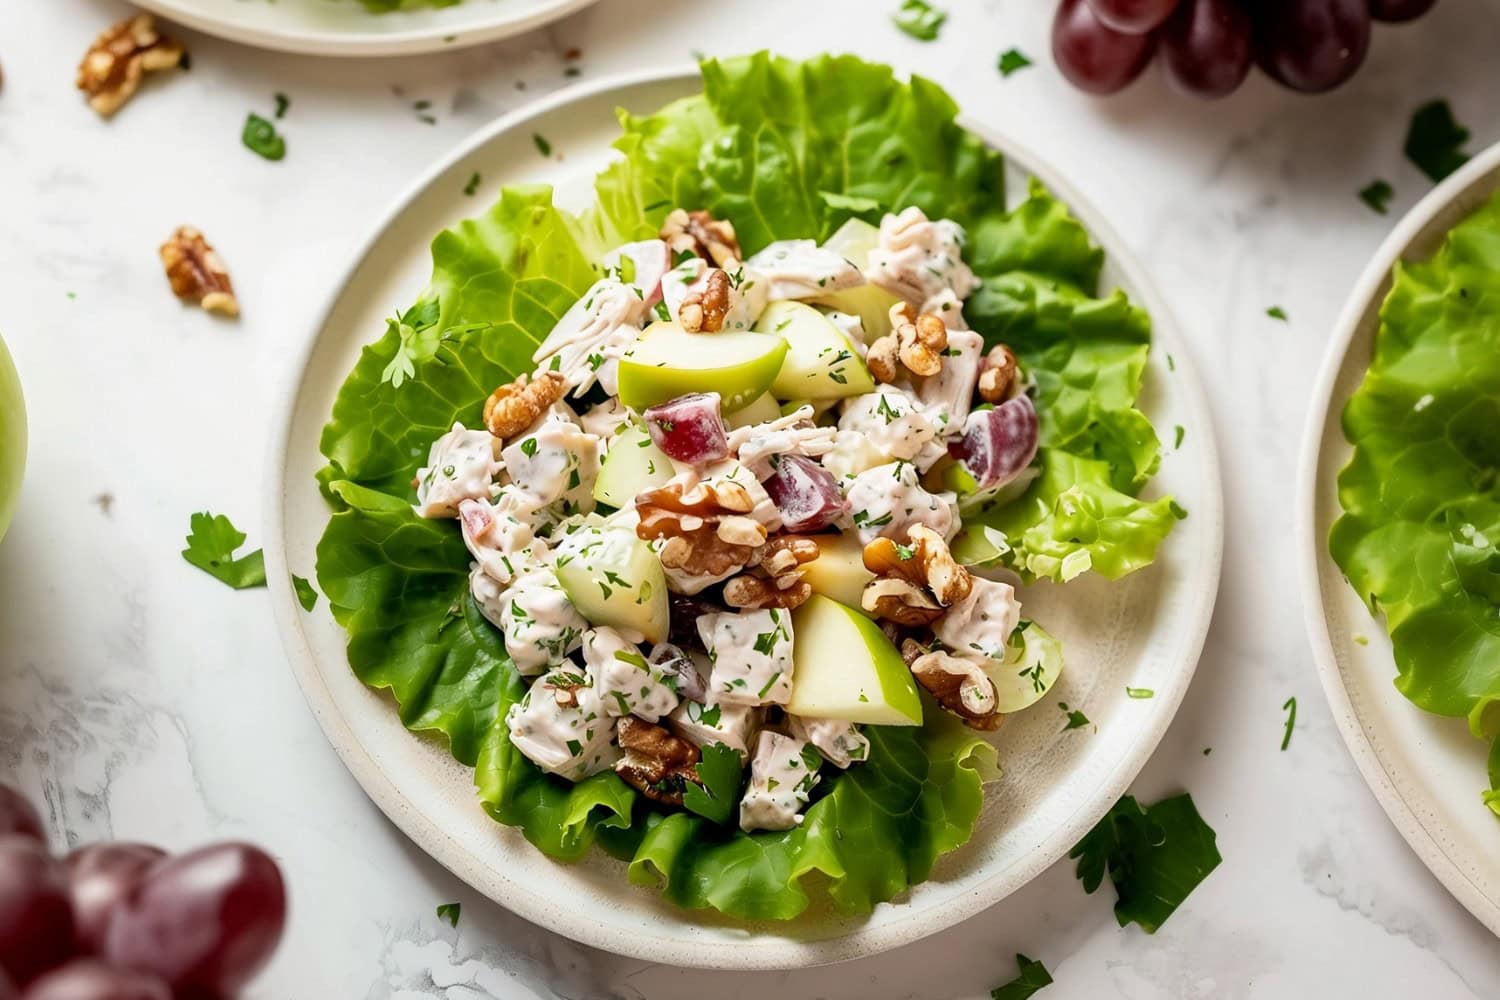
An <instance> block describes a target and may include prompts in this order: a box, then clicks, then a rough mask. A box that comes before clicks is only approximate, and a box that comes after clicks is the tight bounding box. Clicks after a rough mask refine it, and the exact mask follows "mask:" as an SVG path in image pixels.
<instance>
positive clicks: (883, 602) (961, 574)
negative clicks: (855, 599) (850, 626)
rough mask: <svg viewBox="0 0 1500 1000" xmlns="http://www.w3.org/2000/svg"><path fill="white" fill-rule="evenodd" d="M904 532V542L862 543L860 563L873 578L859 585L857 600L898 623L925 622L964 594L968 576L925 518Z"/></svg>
mask: <svg viewBox="0 0 1500 1000" xmlns="http://www.w3.org/2000/svg"><path fill="white" fill-rule="evenodd" d="M906 538H907V542H908V543H909V544H907V545H900V544H898V543H897V542H895V541H894V540H893V539H890V538H877V539H875V540H874V541H872V542H870V544H868V545H866V546H865V550H864V563H865V569H867V570H869V571H870V572H871V573H874V574H875V579H873V580H871V581H870V582H869V583H868V584H866V585H865V590H864V593H863V594H862V595H861V598H860V603H861V604H862V605H863V606H864V609H865V610H866V611H868V612H870V613H871V614H873V615H875V616H876V617H878V618H884V619H887V620H888V621H893V622H895V623H896V624H898V625H906V626H914V625H931V624H932V623H933V622H935V621H937V620H938V619H939V618H941V617H942V616H943V614H944V612H946V610H947V609H948V608H949V607H951V606H952V605H953V604H955V603H956V602H958V601H961V600H963V599H964V598H965V597H967V596H968V594H969V590H970V588H971V587H973V585H974V578H973V577H972V576H970V575H969V571H968V570H967V569H965V568H964V567H962V566H960V565H959V564H958V562H957V560H955V559H954V558H953V553H951V552H949V551H948V544H947V543H946V542H944V541H943V536H942V535H939V534H938V533H937V532H936V531H933V530H932V529H931V528H929V527H927V526H926V525H925V524H914V525H912V526H911V527H910V528H908V529H907V532H906Z"/></svg>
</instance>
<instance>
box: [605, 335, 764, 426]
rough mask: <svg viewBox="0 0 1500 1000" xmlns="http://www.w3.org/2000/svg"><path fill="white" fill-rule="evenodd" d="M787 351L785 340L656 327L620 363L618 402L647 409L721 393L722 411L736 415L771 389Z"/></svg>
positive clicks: (640, 338)
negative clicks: (696, 394)
mask: <svg viewBox="0 0 1500 1000" xmlns="http://www.w3.org/2000/svg"><path fill="white" fill-rule="evenodd" d="M786 351H787V345H786V341H785V340H783V339H782V338H781V337H767V336H765V335H764V334H760V333H752V332H751V331H749V330H743V331H738V332H720V333H688V332H687V331H686V330H684V329H683V328H682V327H680V326H678V325H677V324H676V323H671V322H666V321H663V322H660V323H652V324H651V325H650V326H648V327H647V328H646V329H645V331H644V332H642V333H641V335H640V337H639V338H638V339H637V340H636V342H635V345H634V346H633V347H631V348H630V350H628V351H626V352H625V356H624V357H623V358H621V359H620V402H622V403H624V404H625V405H626V406H629V407H631V408H632V409H635V410H644V409H645V408H646V407H648V406H655V405H656V404H657V403H665V402H666V401H667V400H669V399H675V398H676V397H678V396H681V395H684V394H686V393H689V392H717V393H718V394H719V395H720V396H722V397H723V403H722V404H721V405H722V406H723V412H726V413H732V412H734V411H735V410H738V409H740V408H741V407H743V406H748V405H749V404H750V403H751V402H753V401H754V400H755V399H756V398H757V397H759V396H760V395H762V394H763V393H765V391H766V390H767V389H769V388H771V383H772V382H774V381H776V373H777V372H779V371H780V370H781V362H782V360H783V359H784V358H785V357H786Z"/></svg>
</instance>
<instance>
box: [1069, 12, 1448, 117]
mask: <svg viewBox="0 0 1500 1000" xmlns="http://www.w3.org/2000/svg"><path fill="white" fill-rule="evenodd" d="M1436 2H1437V0H1062V2H1061V3H1059V4H1058V6H1057V16H1056V17H1055V18H1054V19H1053V21H1052V58H1053V59H1054V60H1055V61H1056V62H1057V66H1058V69H1060V70H1062V72H1063V75H1064V76H1066V77H1067V78H1068V80H1069V81H1071V82H1072V83H1073V85H1074V86H1075V87H1078V88H1079V89H1080V90H1086V91H1088V92H1089V93H1092V94H1113V93H1114V92H1115V91H1117V90H1120V89H1121V88H1123V87H1124V86H1125V85H1126V84H1128V83H1130V81H1132V80H1134V79H1135V78H1136V77H1137V76H1139V75H1140V74H1141V70H1143V69H1145V68H1146V64H1147V63H1149V62H1150V61H1151V58H1152V57H1153V56H1156V55H1160V56H1161V62H1162V66H1163V68H1164V69H1165V70H1166V74H1167V79H1169V80H1170V81H1172V83H1173V84H1174V85H1175V86H1176V87H1178V88H1179V89H1181V90H1183V91H1186V92H1187V93H1189V94H1192V95H1194V96H1196V97H1210V98H1211V97H1223V96H1225V95H1226V94H1229V93H1232V92H1233V91H1234V89H1235V88H1236V87H1238V86H1239V85H1240V83H1241V82H1243V81H1244V79H1245V76H1246V74H1248V73H1249V72H1250V64H1251V63H1252V62H1253V63H1255V64H1257V65H1259V66H1260V68H1261V70H1262V71H1263V72H1265V73H1266V75H1268V76H1270V77H1271V79H1273V80H1276V81H1278V82H1280V83H1282V84H1285V85H1286V86H1288V87H1290V88H1291V89H1293V90H1299V91H1302V92H1304V93H1309V94H1316V93H1321V92H1322V91H1325V90H1332V89H1333V88H1334V87H1337V86H1338V85H1339V84H1341V83H1343V82H1344V81H1345V80H1347V79H1349V77H1351V76H1353V75H1354V71H1355V70H1357V69H1359V65H1360V63H1362V62H1364V58H1365V51H1366V50H1367V49H1368V48H1369V47H1370V22H1371V21H1372V20H1375V21H1410V20H1411V19H1413V18H1416V17H1420V16H1422V15H1423V14H1425V13H1427V11H1429V10H1431V9H1432V6H1433V4H1435V3H1436Z"/></svg>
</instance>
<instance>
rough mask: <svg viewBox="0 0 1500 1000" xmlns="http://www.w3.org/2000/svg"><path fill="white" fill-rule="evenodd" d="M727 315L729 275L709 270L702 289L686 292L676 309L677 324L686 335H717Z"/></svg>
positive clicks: (714, 269) (712, 269)
mask: <svg viewBox="0 0 1500 1000" xmlns="http://www.w3.org/2000/svg"><path fill="white" fill-rule="evenodd" d="M728 315H729V275H728V274H726V273H725V272H724V271H722V270H720V269H719V268H711V269H710V270H709V272H708V275H707V276H706V277H705V278H704V280H703V287H702V288H700V289H696V290H694V291H691V292H688V294H687V296H686V297H684V298H683V300H682V305H680V306H678V307H677V322H678V324H680V325H681V326H682V328H683V329H684V330H686V331H687V332H688V333H718V332H719V331H720V330H722V329H724V318H725V317H726V316H728Z"/></svg>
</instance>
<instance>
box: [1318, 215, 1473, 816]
mask: <svg viewBox="0 0 1500 1000" xmlns="http://www.w3.org/2000/svg"><path fill="white" fill-rule="evenodd" d="M1343 421H1344V434H1345V436H1346V437H1347V438H1348V439H1349V441H1350V443H1351V444H1353V445H1354V453H1353V456H1352V457H1351V458H1350V460H1349V464H1348V465H1347V466H1345V467H1344V469H1343V470H1342V471H1341V472H1340V473H1339V502H1340V503H1341V504H1342V506H1343V510H1344V513H1343V515H1342V516H1341V517H1340V518H1339V519H1338V520H1337V521H1336V522H1335V523H1334V526H1333V530H1332V532H1331V534H1330V537H1329V550H1330V552H1331V553H1332V555H1333V558H1334V560H1335V561H1336V562H1337V563H1338V565H1339V568H1340V569H1342V570H1343V572H1344V575H1345V576H1346V577H1348V579H1349V582H1350V584H1351V585H1352V586H1353V587H1354V589H1355V591H1356V592H1357V593H1358V594H1359V595H1360V597H1361V598H1362V599H1363V600H1364V601H1365V602H1366V603H1367V605H1368V606H1369V608H1370V611H1371V613H1372V614H1382V613H1383V614H1384V615H1385V624H1386V629H1387V630H1388V631H1389V633H1390V636H1391V643H1392V646H1393V647H1394V649H1395V658H1396V669H1397V677H1396V687H1397V688H1398V689H1400V691H1401V693H1402V694H1404V695H1405V696H1406V697H1407V698H1409V699H1410V700H1411V701H1412V702H1413V703H1415V704H1416V705H1418V706H1419V707H1421V708H1423V709H1426V710H1427V711H1429V712H1435V713H1437V714H1439V715H1452V716H1464V715H1470V714H1471V713H1475V714H1478V713H1477V712H1476V710H1477V709H1480V710H1482V708H1483V706H1484V705H1486V704H1487V703H1488V701H1489V700H1490V699H1495V698H1500V616H1497V611H1500V489H1497V482H1496V470H1497V469H1500V196H1497V197H1496V198H1493V199H1491V200H1490V201H1489V202H1488V203H1486V204H1485V205H1484V206H1483V207H1481V208H1480V209H1479V210H1478V211H1476V212H1475V213H1474V214H1473V215H1471V216H1469V217H1468V218H1467V219H1465V220H1464V221H1463V222H1461V223H1459V225H1458V226H1456V227H1455V228H1454V229H1453V230H1452V231H1451V232H1450V233H1449V234H1448V237H1447V239H1446V241H1445V242H1444V244H1443V246H1442V248H1441V249H1440V250H1439V251H1438V252H1437V253H1436V254H1435V255H1434V256H1433V257H1432V259H1431V260H1428V261H1423V262H1417V263H1410V264H1398V265H1397V266H1396V272H1395V279H1394V282H1393V284H1392V287H1391V291H1390V293H1389V294H1388V295H1387V296H1386V300H1385V302H1384V304H1383V305H1382V307H1381V312H1380V329H1379V331H1378V332H1377V334H1376V340H1375V353H1374V357H1373V359H1372V360H1371V363H1370V368H1369V371H1368V372H1367V373H1366V374H1365V377H1364V380H1363V382H1362V383H1361V384H1360V387H1359V388H1358V389H1357V390H1356V391H1355V393H1354V395H1353V396H1351V397H1350V399H1349V403H1348V405H1347V406H1346V407H1345V409H1344V415H1343ZM1491 738H1493V736H1491ZM1496 761H1497V758H1496V753H1495V752H1494V751H1492V752H1491V755H1490V782H1491V785H1492V789H1493V788H1500V782H1497V767H1496ZM1489 802H1490V805H1491V807H1492V808H1494V806H1495V805H1496V800H1495V799H1494V798H1493V797H1490V798H1489Z"/></svg>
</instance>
